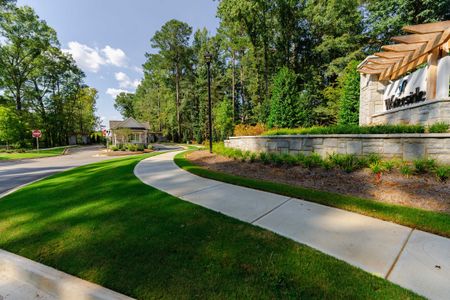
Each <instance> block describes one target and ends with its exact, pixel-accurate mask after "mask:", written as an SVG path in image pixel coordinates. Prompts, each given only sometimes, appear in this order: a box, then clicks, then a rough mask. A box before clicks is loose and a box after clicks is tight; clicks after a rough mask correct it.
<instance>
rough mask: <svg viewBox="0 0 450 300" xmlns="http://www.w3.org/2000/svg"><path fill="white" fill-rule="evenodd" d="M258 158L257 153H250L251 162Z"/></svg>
mask: <svg viewBox="0 0 450 300" xmlns="http://www.w3.org/2000/svg"><path fill="white" fill-rule="evenodd" d="M257 158H258V156H257V154H256V153H254V152H253V153H252V154H250V160H249V161H250V162H251V163H254V162H255V161H256V159H257Z"/></svg>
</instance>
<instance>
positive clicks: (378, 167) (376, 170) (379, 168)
mask: <svg viewBox="0 0 450 300" xmlns="http://www.w3.org/2000/svg"><path fill="white" fill-rule="evenodd" d="M369 168H370V170H371V171H372V173H373V174H380V173H383V172H384V171H385V166H384V164H383V163H382V162H380V161H377V162H373V163H371V164H370V166H369Z"/></svg>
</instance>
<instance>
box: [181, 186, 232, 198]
mask: <svg viewBox="0 0 450 300" xmlns="http://www.w3.org/2000/svg"><path fill="white" fill-rule="evenodd" d="M219 185H223V183H218V184H215V185H212V186H208V187H205V188H202V189H199V190H196V191H193V192H189V193H186V194H183V195H180V196H177V197H179V198H181V197H185V196H188V195H192V194H195V193H199V192H203V191H206V190H209V189H212V188H215V187H218V186H219Z"/></svg>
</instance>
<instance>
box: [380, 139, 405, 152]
mask: <svg viewBox="0 0 450 300" xmlns="http://www.w3.org/2000/svg"><path fill="white" fill-rule="evenodd" d="M402 152H403V147H402V143H401V141H400V140H389V141H387V142H384V145H383V153H384V154H401V153H402Z"/></svg>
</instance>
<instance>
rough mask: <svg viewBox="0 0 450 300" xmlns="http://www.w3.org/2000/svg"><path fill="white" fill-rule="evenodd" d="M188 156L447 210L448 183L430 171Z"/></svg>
mask: <svg viewBox="0 0 450 300" xmlns="http://www.w3.org/2000/svg"><path fill="white" fill-rule="evenodd" d="M187 158H188V159H189V160H190V161H192V162H193V163H195V164H198V165H200V166H202V167H205V168H207V169H210V170H215V171H220V172H225V173H229V174H233V175H238V176H244V177H250V178H255V179H262V180H267V181H273V182H279V183H285V184H290V185H297V186H301V187H305V188H312V189H316V190H322V191H327V192H334V193H339V194H344V195H351V196H357V197H361V198H367V199H373V200H376V201H381V202H386V203H394V204H400V205H405V206H411V207H416V208H421V209H427V210H432V211H437V212H446V213H450V182H444V183H443V182H440V181H438V180H437V179H436V178H435V176H433V175H431V174H424V175H420V176H414V175H413V176H409V177H405V176H403V175H402V174H400V173H399V172H397V171H392V172H391V173H385V174H383V175H382V176H381V178H377V176H376V175H374V174H372V172H371V171H370V170H367V169H365V170H358V171H355V172H353V173H350V174H349V173H346V172H344V171H342V170H336V169H333V170H325V169H322V168H313V169H306V168H303V167H300V166H296V167H287V166H272V165H264V164H263V163H259V162H254V163H250V162H241V161H238V160H233V159H231V158H227V157H223V156H218V155H215V154H210V153H209V152H207V151H194V152H192V153H190V154H189V155H188V157H187Z"/></svg>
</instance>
